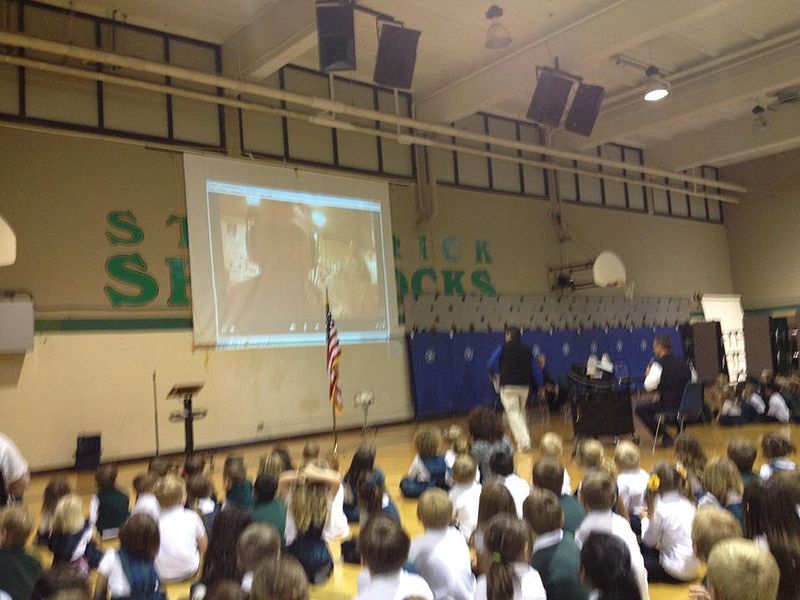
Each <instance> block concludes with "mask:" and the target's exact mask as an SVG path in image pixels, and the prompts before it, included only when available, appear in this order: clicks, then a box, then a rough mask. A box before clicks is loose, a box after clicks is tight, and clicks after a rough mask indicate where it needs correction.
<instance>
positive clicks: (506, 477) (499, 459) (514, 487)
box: [489, 450, 531, 519]
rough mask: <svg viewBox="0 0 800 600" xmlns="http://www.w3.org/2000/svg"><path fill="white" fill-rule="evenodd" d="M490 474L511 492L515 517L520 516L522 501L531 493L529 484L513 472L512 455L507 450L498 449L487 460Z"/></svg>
mask: <svg viewBox="0 0 800 600" xmlns="http://www.w3.org/2000/svg"><path fill="white" fill-rule="evenodd" d="M489 468H490V469H491V470H492V475H493V476H494V477H495V478H496V479H497V481H498V482H500V483H502V484H503V485H504V486H505V487H506V489H507V490H508V491H509V492H511V497H512V498H514V505H515V506H516V508H517V517H519V518H520V519H521V518H522V503H523V502H525V499H526V498H527V497H528V496H530V495H531V484H530V483H528V482H527V481H525V480H524V479H523V478H522V477H520V476H519V475H517V474H516V473H515V472H514V455H513V454H511V452H510V451H509V450H498V451H497V452H495V453H494V454H492V458H491V460H490V461H489Z"/></svg>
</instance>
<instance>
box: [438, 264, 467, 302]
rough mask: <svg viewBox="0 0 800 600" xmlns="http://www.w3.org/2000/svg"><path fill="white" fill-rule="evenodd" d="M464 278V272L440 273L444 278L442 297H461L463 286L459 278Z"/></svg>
mask: <svg viewBox="0 0 800 600" xmlns="http://www.w3.org/2000/svg"><path fill="white" fill-rule="evenodd" d="M463 276H464V271H447V270H445V271H442V277H443V278H444V295H445V296H463V295H464V286H463V285H462V284H461V278H462V277H463Z"/></svg>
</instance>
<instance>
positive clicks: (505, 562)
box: [484, 513, 531, 600]
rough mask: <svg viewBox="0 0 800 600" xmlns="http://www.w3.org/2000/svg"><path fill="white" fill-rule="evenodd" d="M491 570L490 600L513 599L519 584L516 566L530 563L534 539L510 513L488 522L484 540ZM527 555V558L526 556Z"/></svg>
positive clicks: (488, 591)
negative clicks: (516, 564)
mask: <svg viewBox="0 0 800 600" xmlns="http://www.w3.org/2000/svg"><path fill="white" fill-rule="evenodd" d="M484 544H485V546H486V553H487V554H488V556H489V569H488V571H487V573H486V597H487V599H488V600H513V599H514V589H515V588H516V587H517V585H519V581H518V579H517V576H516V574H515V573H514V563H515V562H518V561H522V562H526V563H527V562H528V560H529V559H530V548H531V538H530V532H529V530H528V526H527V525H526V524H525V522H524V521H522V520H520V519H517V518H516V517H515V516H512V515H510V514H506V513H501V514H498V515H496V516H494V517H492V519H491V520H490V521H489V523H488V525H487V527H486V534H485V537H484ZM526 554H527V556H526Z"/></svg>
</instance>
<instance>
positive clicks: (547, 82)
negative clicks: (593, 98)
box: [527, 71, 574, 127]
mask: <svg viewBox="0 0 800 600" xmlns="http://www.w3.org/2000/svg"><path fill="white" fill-rule="evenodd" d="M573 83H574V82H573V80H572V79H568V78H566V77H561V76H560V75H557V74H556V73H553V72H552V71H541V72H540V73H539V80H538V81H537V83H536V90H534V92H533V98H531V103H530V106H529V107H528V112H527V117H528V118H529V119H530V120H531V121H534V122H535V123H540V124H542V125H549V126H550V127H558V125H559V123H561V116H562V115H563V114H564V107H565V106H566V105H567V98H569V93H570V91H571V90H572V84H573Z"/></svg>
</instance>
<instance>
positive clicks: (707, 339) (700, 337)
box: [692, 321, 728, 383]
mask: <svg viewBox="0 0 800 600" xmlns="http://www.w3.org/2000/svg"><path fill="white" fill-rule="evenodd" d="M692 340H693V342H694V344H693V345H694V359H695V361H694V367H695V369H697V376H698V378H699V379H700V381H701V382H703V383H712V382H713V381H714V380H715V379H716V378H717V375H719V374H720V373H728V365H727V361H726V359H725V349H724V347H723V345H722V329H721V327H720V324H719V323H718V322H717V321H712V322H710V323H693V324H692Z"/></svg>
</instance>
